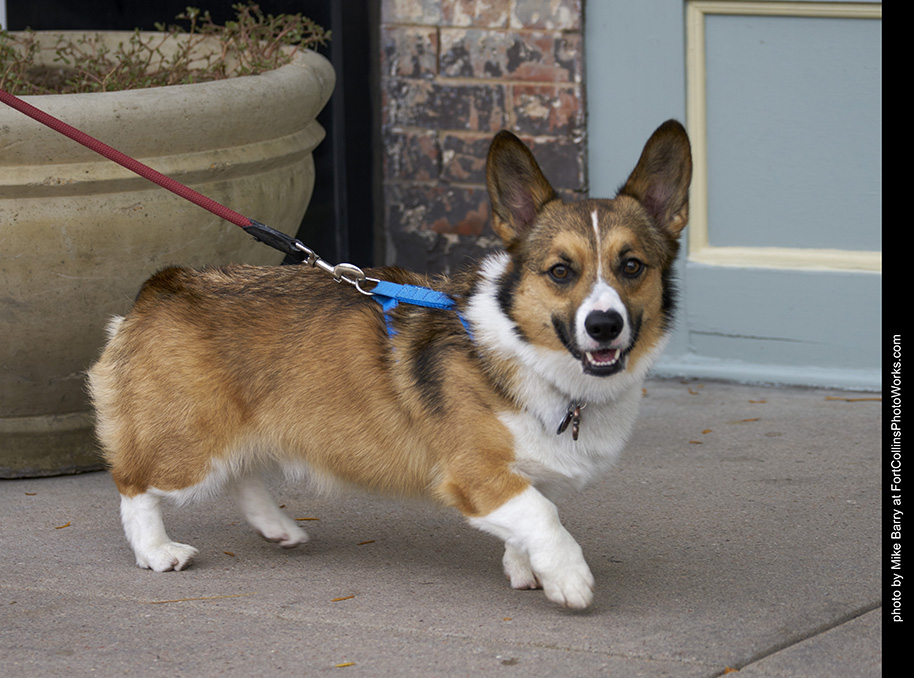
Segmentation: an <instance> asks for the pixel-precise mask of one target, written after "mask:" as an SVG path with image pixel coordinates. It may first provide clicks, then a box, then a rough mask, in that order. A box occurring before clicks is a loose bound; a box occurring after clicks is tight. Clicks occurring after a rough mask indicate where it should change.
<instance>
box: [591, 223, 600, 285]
mask: <svg viewBox="0 0 914 678" xmlns="http://www.w3.org/2000/svg"><path fill="white" fill-rule="evenodd" d="M590 219H591V223H593V237H594V246H595V247H596V250H597V282H598V283H600V282H602V281H603V254H602V252H601V250H602V249H603V243H602V242H601V241H600V219H599V217H597V211H596V210H594V211H593V212H591V213H590Z"/></svg>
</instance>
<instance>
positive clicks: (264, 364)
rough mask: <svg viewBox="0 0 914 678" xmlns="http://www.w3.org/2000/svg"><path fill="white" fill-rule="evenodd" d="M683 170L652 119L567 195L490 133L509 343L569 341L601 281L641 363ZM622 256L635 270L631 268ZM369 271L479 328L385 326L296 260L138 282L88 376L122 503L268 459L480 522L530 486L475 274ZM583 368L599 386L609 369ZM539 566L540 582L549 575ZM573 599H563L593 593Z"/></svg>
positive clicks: (407, 314) (522, 407)
mask: <svg viewBox="0 0 914 678" xmlns="http://www.w3.org/2000/svg"><path fill="white" fill-rule="evenodd" d="M652 146H653V148H652ZM688 162H689V159H688V141H687V139H686V138H685V133H684V131H682V130H681V127H678V126H676V125H675V124H671V123H667V125H666V126H665V127H661V128H660V129H659V130H658V132H657V133H655V135H654V136H653V137H652V138H651V141H650V142H648V146H647V147H646V148H645V152H644V154H643V155H642V159H641V161H640V162H639V165H638V167H637V168H636V169H635V171H634V172H633V173H632V176H631V177H630V178H629V180H628V182H627V183H626V185H625V186H624V187H623V188H622V189H621V190H620V194H619V196H618V197H617V198H616V199H615V200H587V201H582V202H580V203H573V204H568V203H563V202H562V201H560V200H557V199H556V197H555V194H554V192H553V190H552V188H551V187H550V186H549V184H548V182H547V181H546V180H545V178H544V177H543V175H542V173H541V172H540V171H539V168H538V167H537V166H536V163H535V161H534V160H533V157H532V154H530V152H529V151H528V150H527V149H526V147H524V146H523V145H522V144H520V143H519V141H518V140H517V139H516V138H514V137H512V136H511V135H507V134H504V133H503V134H502V135H499V136H498V137H497V138H496V139H495V141H494V142H493V145H492V149H491V151H490V158H489V164H488V169H487V173H488V183H489V191H490V195H491V198H492V211H493V226H494V229H495V231H496V233H498V235H499V236H500V237H501V238H502V240H503V242H504V244H505V249H506V251H507V253H508V255H509V257H510V259H509V261H507V263H505V271H504V273H503V274H501V276H500V278H499V282H498V285H499V292H498V303H499V305H500V308H501V312H503V314H504V316H505V318H506V319H509V321H510V323H512V324H513V332H514V333H515V334H516V335H517V338H518V339H517V340H518V341H522V342H524V345H525V346H526V345H529V346H531V347H534V348H535V349H536V350H537V351H545V352H547V353H550V352H551V353H550V355H551V354H555V355H557V356H558V355H565V356H566V357H567V353H568V351H571V350H572V347H570V346H569V345H568V344H569V343H573V338H570V337H569V336H564V337H563V336H562V332H561V331H560V329H561V328H562V327H564V328H565V334H566V335H569V334H570V333H571V331H572V330H571V326H572V324H573V319H574V317H575V313H576V312H577V309H578V308H579V307H580V306H581V305H582V303H584V302H585V299H586V298H587V297H588V294H589V293H591V291H592V290H593V289H594V288H595V286H596V285H597V283H598V281H605V282H601V283H600V284H605V285H608V286H610V287H611V288H612V289H613V290H615V292H616V293H617V294H618V295H619V297H621V299H622V300H623V301H624V303H625V306H626V308H627V310H628V314H629V316H630V317H631V319H632V323H633V324H634V323H636V324H637V327H636V331H635V332H636V334H637V341H636V343H634V345H633V346H631V347H628V348H629V349H630V350H629V352H628V354H627V356H626V358H625V360H627V363H626V364H625V369H624V372H627V373H636V372H637V373H638V374H643V372H644V371H645V370H646V363H647V362H648V361H649V360H650V359H651V358H652V356H653V355H654V354H655V353H656V350H657V347H658V346H659V345H661V344H662V340H663V336H664V334H665V332H666V331H667V326H668V321H669V313H670V307H671V301H670V293H669V292H668V291H667V286H668V282H667V280H666V279H667V277H668V275H669V270H670V267H671V264H672V261H673V258H674V257H675V254H676V250H677V247H678V243H677V238H678V236H679V232H680V231H681V230H682V228H683V227H684V226H685V222H686V218H687V205H688V197H687V190H688V179H689V166H688ZM632 262H637V263H638V264H640V265H641V266H642V267H643V268H642V269H641V270H640V271H638V272H636V273H634V274H633V275H627V274H626V271H628V272H629V273H632V272H633V271H635V269H636V268H637V265H635V264H633V263H632ZM629 269H630V270H629ZM366 273H367V274H368V275H369V276H371V277H375V278H379V279H383V280H388V281H391V282H397V283H405V284H411V285H420V286H430V287H433V288H436V289H439V290H441V291H443V292H445V293H447V294H449V295H450V296H451V297H453V298H454V299H455V300H456V301H457V304H458V307H459V308H460V309H461V310H462V311H465V312H466V311H469V313H470V320H471V324H472V329H473V333H474V334H477V333H478V334H479V335H480V336H478V337H474V336H471V335H470V334H469V333H468V332H467V330H466V329H465V328H464V326H463V324H462V323H461V320H460V318H458V316H457V314H456V313H454V312H453V311H447V310H432V309H427V308H422V307H416V306H409V305H406V304H401V305H399V306H398V307H397V308H396V309H395V310H394V311H393V313H392V322H393V326H394V327H395V330H396V332H395V333H394V334H393V335H392V336H388V333H387V331H386V326H385V319H384V316H383V313H382V311H381V309H380V307H379V305H378V304H377V303H376V302H375V301H374V300H373V299H371V298H369V297H367V296H364V295H361V294H359V293H357V292H356V291H355V290H353V289H352V288H350V287H349V286H346V285H340V284H338V283H336V282H335V281H333V280H332V279H331V278H330V277H329V276H327V275H326V274H324V273H323V272H321V271H318V270H316V269H311V268H306V267H301V266H298V267H291V266H289V267H278V268H256V267H249V266H231V267H226V268H212V269H205V270H190V269H180V268H170V269H166V270H163V271H161V272H159V273H158V274H156V275H155V276H153V277H152V278H151V279H150V280H149V281H147V283H146V284H145V285H144V286H143V288H142V290H141V291H140V293H139V295H138V297H137V300H136V303H135V304H134V306H133V309H132V310H131V311H130V313H129V314H128V315H127V316H126V318H124V319H123V320H122V321H116V322H115V323H113V325H112V329H111V338H110V340H109V343H108V345H107V347H106V349H105V351H104V354H103V355H102V357H101V359H100V361H99V362H98V364H96V365H95V366H94V367H93V368H92V370H91V372H90V387H91V392H92V396H93V398H94V402H95V406H96V410H97V415H98V435H99V438H100V441H101V444H102V447H103V449H104V453H105V457H106V459H107V462H108V464H109V466H110V469H111V473H112V476H113V479H114V482H115V484H116V485H117V488H118V490H119V491H120V493H121V494H122V496H123V497H124V501H128V500H131V499H135V498H137V497H145V496H146V493H149V492H156V493H160V494H168V493H180V492H182V491H185V490H187V489H188V488H193V487H197V486H202V485H204V484H205V483H206V481H207V478H208V477H209V476H210V474H212V473H213V472H214V469H216V468H217V467H218V468H222V469H231V470H232V473H234V474H235V475H240V476H244V475H245V474H248V473H251V472H254V471H256V470H257V469H259V468H262V467H270V466H279V467H284V468H288V467H293V468H301V469H305V470H306V472H307V473H308V474H310V475H311V476H312V477H317V478H318V479H323V478H326V479H333V480H334V481H335V482H342V483H344V484H348V485H354V486H361V487H367V488H371V489H373V490H377V491H381V492H385V493H391V494H395V495H403V496H423V497H427V498H431V499H433V500H435V501H438V502H440V503H443V504H445V505H450V506H454V507H456V508H458V509H459V510H460V511H461V512H463V513H464V514H465V515H466V516H467V517H469V518H471V519H479V520H480V521H482V522H484V521H485V520H486V519H487V518H486V517H487V516H490V515H496V514H497V512H498V511H499V509H500V507H504V506H507V505H509V504H511V500H512V499H515V500H516V501H526V500H522V499H519V498H520V497H522V496H523V497H527V496H532V495H529V492H528V490H530V488H531V486H532V483H534V482H535V480H534V478H533V476H532V475H531V474H530V473H524V472H521V471H520V470H519V468H520V466H519V458H518V454H519V450H518V443H517V440H516V435H515V434H514V433H512V430H511V429H510V428H509V426H507V425H506V417H510V416H512V413H514V414H515V415H517V416H523V415H524V413H525V412H526V411H527V410H528V408H530V407H531V405H532V404H533V403H531V402H529V397H530V396H529V395H528V391H529V387H528V385H527V382H528V381H529V379H530V371H529V368H528V367H524V366H523V365H522V364H521V363H520V362H518V359H517V358H516V356H512V355H510V351H508V350H507V349H505V350H502V349H499V348H498V342H499V339H498V338H497V337H494V336H493V335H492V332H491V331H489V330H487V327H486V321H485V318H484V317H483V316H482V315H481V314H480V313H478V312H477V313H476V315H475V316H474V315H473V309H472V308H470V307H471V306H472V300H473V299H474V295H477V294H478V291H479V289H480V288H481V287H482V286H484V285H485V284H487V283H486V279H485V275H484V274H483V273H482V272H481V270H480V269H478V268H471V269H469V270H467V271H466V272H464V273H462V274H460V275H457V276H455V277H452V278H441V279H434V280H430V279H427V278H426V277H424V276H421V275H418V274H416V273H411V272H407V271H403V270H401V269H396V268H383V269H376V270H369V271H366ZM554 274H555V275H554ZM562 275H570V276H572V278H571V279H570V280H562V279H559V276H562ZM487 332H488V334H487ZM633 341H634V340H633ZM579 357H580V356H578V357H576V358H575V359H578V358H579ZM576 378H577V377H576ZM582 378H583V377H582ZM640 378H641V379H643V376H641V377H640ZM589 379H592V380H593V381H594V383H595V384H597V386H594V388H602V386H601V384H603V383H604V382H603V381H601V380H606V382H607V383H608V382H609V381H611V380H613V379H616V377H615V376H606V377H602V376H594V377H592V378H589ZM588 383H589V382H588ZM559 387H560V390H561V384H559ZM601 392H602V391H601ZM568 395H569V396H572V397H573V396H575V394H574V393H569V394H568ZM601 397H602V396H601ZM606 398H609V396H606ZM599 405H600V403H597V404H595V405H594V406H593V407H597V406H599ZM559 415H561V412H557V417H558V416H559ZM547 425H550V424H548V422H547ZM549 434H550V435H551V432H550V433H549ZM543 435H545V434H543ZM545 439H546V440H548V438H545ZM612 444H613V445H615V446H617V447H618V446H621V441H614V442H613V443H612ZM582 445H583V443H582ZM570 449H572V450H573V449H574V448H570ZM538 463H539V462H538ZM511 505H513V504H511ZM126 520H127V519H126V518H125V527H126ZM493 521H494V518H493ZM493 525H494V522H493ZM481 526H482V527H483V529H491V530H492V531H496V533H498V530H500V529H503V528H501V527H499V528H497V529H496V528H495V527H487V526H486V525H483V524H482V523H481ZM128 532H129V530H128ZM508 543H509V547H510V545H511V543H512V542H511V540H510V539H509V540H508ZM575 546H576V545H575ZM188 548H189V547H188ZM524 548H526V547H521V548H520V550H521V551H522V550H523V549H524ZM530 548H531V550H532V549H533V547H530ZM509 555H510V548H509ZM531 560H532V561H533V562H534V564H535V562H536V560H535V558H533V556H532V555H531ZM138 562H140V561H139V560H138ZM581 562H583V561H581ZM185 564H186V563H184V562H182V563H180V565H177V564H176V565H175V567H176V569H177V568H178V567H183V566H184V565H185ZM506 569H511V568H510V567H509V564H508V557H507V556H506ZM515 569H516V568H515ZM520 569H523V568H522V567H521V568H520ZM584 569H585V570H586V565H584ZM534 574H535V576H536V583H537V584H538V583H540V582H539V579H541V578H544V577H545V576H546V575H545V574H544V573H540V572H536V568H535V567H534ZM509 575H510V572H509ZM588 575H589V572H588ZM511 576H512V582H515V580H521V579H523V580H524V581H525V582H527V583H528V584H529V583H530V582H532V581H533V580H532V578H531V577H530V575H529V574H526V575H525V576H524V577H521V576H519V575H518V576H514V575H511ZM550 577H551V575H550ZM585 579H586V577H585ZM547 593H549V589H548V586H547ZM580 598H581V600H583V601H584V602H583V603H581V602H580V601H579V600H578V599H574V601H573V602H571V603H566V604H571V605H572V606H582V605H583V604H586V603H587V602H589V598H588V596H587V595H586V594H583V595H581V596H580Z"/></svg>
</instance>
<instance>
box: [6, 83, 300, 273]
mask: <svg viewBox="0 0 914 678" xmlns="http://www.w3.org/2000/svg"><path fill="white" fill-rule="evenodd" d="M0 101H2V102H3V103H5V104H6V105H7V106H10V107H11V108H15V109H16V110H17V111H19V112H20V113H23V114H25V115H27V116H29V117H30V118H32V119H33V120H37V121H38V122H40V123H41V124H42V125H46V126H48V127H50V128H51V129H53V130H55V131H56V132H60V133H61V134H63V135H64V136H66V137H69V138H70V139H72V140H73V141H75V142H77V143H79V144H82V145H83V146H85V147H86V148H88V149H89V150H91V151H95V152H96V153H98V154H99V155H103V156H104V157H106V158H108V159H109V160H112V161H114V162H116V163H117V164H118V165H121V166H122V167H125V168H127V169H128V170H130V171H131V172H134V173H136V174H139V175H140V176H141V177H143V178H144V179H148V180H149V181H151V182H153V183H154V184H158V185H159V186H161V187H162V188H164V189H167V190H169V191H171V192H172V193H174V194H176V195H179V196H181V197H182V198H184V199H185V200H189V201H190V202H192V203H194V204H195V205H199V206H200V207H202V208H203V209H205V210H208V211H210V212H212V213H213V214H215V215H216V216H217V217H220V218H222V219H225V220H226V221H230V222H232V223H233V224H235V225H236V226H240V227H241V228H243V229H244V230H245V231H247V232H248V233H249V234H250V235H252V236H253V237H254V238H256V239H257V240H259V241H261V242H264V243H266V244H267V245H270V247H275V248H276V249H278V250H281V251H283V252H285V253H286V254H289V255H292V256H293V257H297V258H298V260H299V261H302V260H304V259H305V256H306V255H305V254H304V253H303V252H302V250H301V248H299V247H297V246H295V244H294V243H297V242H299V241H297V240H295V239H293V238H290V237H289V236H287V235H286V234H285V233H281V232H280V231H277V230H274V229H272V228H270V227H269V226H266V225H264V224H261V223H260V222H258V221H254V220H253V219H248V218H247V217H246V216H244V215H242V214H239V213H238V212H235V211H234V210H230V209H229V208H228V207H225V206H224V205H221V204H219V203H218V202H216V201H215V200H212V199H210V198H207V197H206V196H205V195H203V194H201V193H197V191H195V190H193V189H192V188H188V187H187V186H185V185H184V184H182V183H179V182H177V181H175V180H174V179H171V178H170V177H167V176H165V175H164V174H162V173H161V172H157V171H156V170H154V169H152V168H151V167H149V166H148V165H144V164H143V163H141V162H139V161H138V160H134V159H133V158H131V157H130V156H129V155H125V154H123V153H121V152H120V151H119V150H117V149H116V148H112V147H111V146H108V145H107V144H104V143H102V142H101V141H99V140H98V139H96V138H94V137H91V136H89V135H88V134H86V133H85V132H81V131H80V130H78V129H76V128H75V127H71V126H70V125H68V124H67V123H65V122H63V121H62V120H59V119H57V118H55V117H54V116H52V115H48V114H47V113H45V112H44V111H42V110H40V109H38V108H35V107H34V106H32V105H31V104H29V103H26V102H25V101H23V100H22V99H20V98H19V97H16V96H13V95H12V94H10V93H9V92H7V91H5V90H3V89H0Z"/></svg>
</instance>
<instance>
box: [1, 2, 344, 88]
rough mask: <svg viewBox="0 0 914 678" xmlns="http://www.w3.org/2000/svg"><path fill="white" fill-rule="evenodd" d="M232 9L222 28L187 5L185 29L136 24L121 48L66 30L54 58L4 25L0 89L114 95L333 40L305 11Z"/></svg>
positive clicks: (273, 59)
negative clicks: (153, 28) (142, 27)
mask: <svg viewBox="0 0 914 678" xmlns="http://www.w3.org/2000/svg"><path fill="white" fill-rule="evenodd" d="M233 9H234V10H235V12H236V20H235V21H227V22H226V23H225V25H224V26H223V25H217V24H216V23H214V22H213V20H212V18H211V17H210V14H209V12H201V11H200V10H199V9H196V8H194V7H188V8H187V10H186V11H185V12H184V13H182V14H179V15H178V16H177V17H176V19H178V20H181V21H185V22H187V28H186V29H185V28H182V27H181V26H175V25H171V26H165V25H163V24H156V28H157V29H158V30H159V32H158V33H155V32H152V33H146V32H141V31H140V30H139V29H137V30H135V31H134V32H133V35H132V36H131V37H130V39H129V41H127V42H126V43H125V42H118V43H117V44H116V46H112V45H111V42H110V40H106V39H105V38H104V36H103V35H102V34H91V33H80V34H77V33H72V32H71V33H67V34H61V35H58V36H57V37H56V40H57V44H56V46H55V48H54V54H55V56H54V58H53V62H52V63H47V62H46V61H42V60H41V58H40V54H41V52H42V51H43V49H47V47H43V46H42V45H41V44H40V40H39V38H38V37H37V36H36V34H35V33H33V32H32V31H23V32H21V33H15V34H13V33H9V32H7V31H3V30H0V88H2V89H5V90H6V91H8V92H10V93H11V94H16V95H27V94H68V93H79V92H112V91H118V90H125V89H141V88H146V87H161V86H165V85H185V84H191V83H195V82H208V81H211V80H222V79H224V78H230V77H235V76H240V75H256V74H258V73H263V72H265V71H269V70H273V69H275V68H279V67H280V66H283V65H285V64H287V63H289V62H290V61H291V60H292V57H293V56H294V54H295V51H296V50H297V49H299V48H308V47H313V46H316V45H322V44H325V43H326V42H327V41H328V40H329V39H330V32H329V31H325V30H324V29H323V28H321V27H320V26H318V25H317V24H315V23H314V22H313V21H311V19H308V18H307V17H303V16H302V15H301V14H294V15H293V14H280V15H278V16H275V17H274V16H273V15H271V14H264V13H263V12H262V11H261V9H260V7H259V6H258V5H256V4H254V3H253V2H249V3H248V4H237V5H233ZM175 36H183V37H184V38H185V39H183V40H174V39H173V38H174V37H175ZM285 47H291V48H292V49H283V48H285Z"/></svg>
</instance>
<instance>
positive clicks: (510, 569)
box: [501, 545, 541, 590]
mask: <svg viewBox="0 0 914 678" xmlns="http://www.w3.org/2000/svg"><path fill="white" fill-rule="evenodd" d="M501 563H502V566H503V567H504V570H505V576H506V577H508V580H509V581H510V582H511V588H514V589H519V590H522V589H538V588H541V586H540V583H539V581H538V580H537V578H536V575H535V574H534V573H533V569H532V568H531V567H530V559H529V558H528V557H527V554H526V553H524V552H523V551H520V550H518V549H516V548H514V547H513V546H510V545H509V546H507V547H505V555H504V558H502V560H501Z"/></svg>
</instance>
